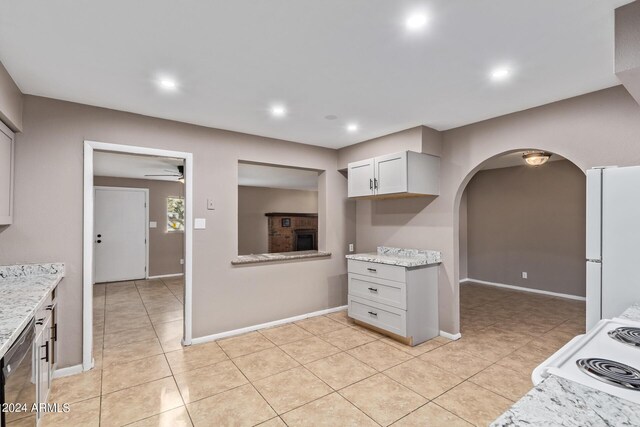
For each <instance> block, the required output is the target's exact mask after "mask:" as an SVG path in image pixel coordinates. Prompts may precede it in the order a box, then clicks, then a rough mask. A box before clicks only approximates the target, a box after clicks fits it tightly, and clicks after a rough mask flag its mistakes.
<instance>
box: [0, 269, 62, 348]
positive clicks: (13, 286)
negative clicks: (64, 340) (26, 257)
mask: <svg viewBox="0 0 640 427" xmlns="http://www.w3.org/2000/svg"><path fill="white" fill-rule="evenodd" d="M63 277H64V264H62V263H48V264H25V265H8V266H0V357H3V356H4V355H5V353H6V352H7V350H9V348H10V347H11V345H12V344H13V343H14V342H15V340H16V339H17V338H18V336H19V335H20V332H22V330H23V329H24V327H25V326H27V324H29V321H30V320H31V318H32V317H33V316H34V314H35V311H36V309H37V308H38V307H39V306H40V305H41V304H42V302H43V301H44V300H45V298H46V296H47V295H48V294H49V292H51V290H52V289H53V288H54V287H55V286H56V285H57V284H58V283H59V282H60V280H61V279H62V278H63Z"/></svg>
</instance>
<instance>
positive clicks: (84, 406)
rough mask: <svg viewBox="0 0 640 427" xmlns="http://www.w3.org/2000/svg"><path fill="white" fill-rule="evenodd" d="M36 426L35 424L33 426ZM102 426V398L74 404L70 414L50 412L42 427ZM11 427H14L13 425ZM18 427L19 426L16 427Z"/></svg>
mask: <svg viewBox="0 0 640 427" xmlns="http://www.w3.org/2000/svg"><path fill="white" fill-rule="evenodd" d="M31 425H34V424H31ZM99 425H100V398H99V397H94V398H93V399H88V400H83V401H81V402H76V403H72V404H71V405H70V406H69V412H49V413H47V414H45V416H44V417H43V418H42V422H41V423H40V427H68V426H83V427H85V426H86V427H91V426H95V427H98V426H99ZM10 427H14V425H13V424H11V425H10ZM15 427H17V426H15Z"/></svg>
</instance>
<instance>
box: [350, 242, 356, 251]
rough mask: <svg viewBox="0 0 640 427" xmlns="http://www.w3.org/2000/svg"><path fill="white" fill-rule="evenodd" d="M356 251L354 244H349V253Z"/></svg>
mask: <svg viewBox="0 0 640 427" xmlns="http://www.w3.org/2000/svg"><path fill="white" fill-rule="evenodd" d="M354 250H355V249H354V248H353V243H349V252H353V251H354Z"/></svg>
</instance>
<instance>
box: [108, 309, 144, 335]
mask: <svg viewBox="0 0 640 427" xmlns="http://www.w3.org/2000/svg"><path fill="white" fill-rule="evenodd" d="M143 326H151V321H150V320H149V316H147V313H144V312H143V313H142V315H139V314H138V315H135V316H132V315H129V314H127V315H113V314H109V315H108V316H106V318H105V322H104V331H105V333H107V334H110V333H113V332H121V331H126V330H130V329H136V328H141V327H143Z"/></svg>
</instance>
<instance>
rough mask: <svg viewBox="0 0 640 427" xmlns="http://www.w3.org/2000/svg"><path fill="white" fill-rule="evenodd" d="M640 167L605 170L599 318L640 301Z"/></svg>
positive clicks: (609, 315)
mask: <svg viewBox="0 0 640 427" xmlns="http://www.w3.org/2000/svg"><path fill="white" fill-rule="evenodd" d="M639 242H640V166H634V167H625V168H611V169H605V170H604V173H603V180H602V318H604V319H609V318H611V317H616V316H619V315H620V314H621V313H622V312H623V311H624V310H625V309H626V308H627V307H629V306H630V305H631V304H633V303H634V302H636V301H640V280H639V278H638V271H639V267H640V263H639V261H640V246H639Z"/></svg>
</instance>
